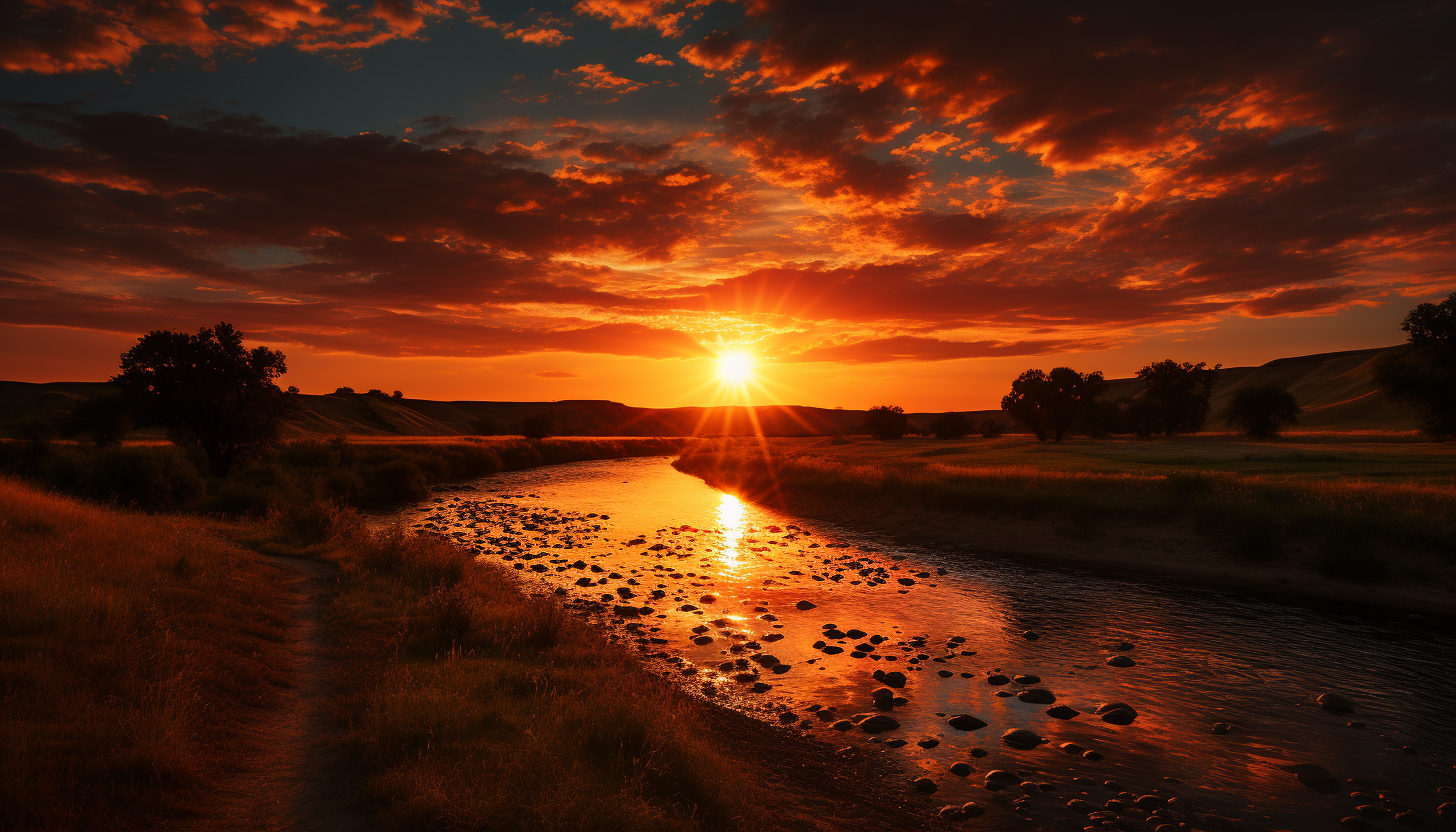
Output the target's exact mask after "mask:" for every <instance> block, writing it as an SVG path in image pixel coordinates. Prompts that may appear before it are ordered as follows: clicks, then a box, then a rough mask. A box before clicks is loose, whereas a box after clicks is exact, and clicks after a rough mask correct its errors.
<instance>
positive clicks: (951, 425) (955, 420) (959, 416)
mask: <svg viewBox="0 0 1456 832" xmlns="http://www.w3.org/2000/svg"><path fill="white" fill-rule="evenodd" d="M930 432H931V433H933V434H935V436H936V438H938V439H961V438H963V437H964V436H965V435H966V434H968V433H970V432H971V419H970V417H969V416H967V415H966V414H964V413H946V414H944V415H942V416H937V417H935V419H934V420H932V421H931V423H930Z"/></svg>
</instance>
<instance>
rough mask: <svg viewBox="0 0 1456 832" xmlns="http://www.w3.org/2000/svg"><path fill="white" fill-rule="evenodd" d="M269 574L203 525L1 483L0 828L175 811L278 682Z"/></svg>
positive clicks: (193, 797)
mask: <svg viewBox="0 0 1456 832" xmlns="http://www.w3.org/2000/svg"><path fill="white" fill-rule="evenodd" d="M274 577H275V575H274V573H273V570H272V568H271V567H270V566H269V565H268V564H267V563H265V562H264V560H263V559H262V558H260V557H258V556H257V555H256V554H254V553H251V552H248V551H246V550H243V549H241V548H239V547H237V546H235V545H233V544H231V543H229V542H227V541H225V540H222V539H220V538H218V537H217V536H216V535H215V534H213V533H212V532H211V530H210V529H209V527H208V526H207V525H206V524H204V523H202V522H201V521H198V520H193V519H189V518H167V519H166V520H165V521H161V522H158V521H156V520H155V519H154V518H151V517H148V516H145V515H139V514H134V513H130V512H124V511H116V510H113V509H108V508H103V507H98V506H92V505H85V504H82V503H79V502H76V501H74V500H70V499H66V498H64V497H60V496H55V495H50V494H44V493H41V492H40V491H38V490H36V489H35V488H33V487H30V486H28V485H25V484H23V483H20V482H18V481H16V480H13V479H9V478H0V678H3V679H4V682H3V690H0V714H3V719H0V827H4V828H22V829H88V828H89V829H97V828H120V827H130V826H148V825H153V824H156V823H159V822H161V821H163V820H165V819H175V818H177V817H180V816H184V815H186V814H187V813H188V812H189V811H190V808H191V807H193V806H194V805H195V804H196V802H197V801H198V800H199V799H200V798H201V797H202V796H203V795H205V794H207V793H208V792H209V791H210V789H209V787H210V786H211V785H212V784H215V783H216V782H217V781H218V780H219V779H220V778H221V777H222V776H223V775H224V771H223V767H224V763H225V760H226V759H227V753H226V752H227V751H228V750H229V749H231V748H232V747H233V745H234V743H235V742H236V740H237V738H236V736H235V733H234V729H235V726H236V725H237V723H238V721H239V720H240V719H243V718H245V717H246V715H247V714H249V713H252V712H254V711H256V709H258V708H259V707H263V706H266V705H267V704H268V703H269V701H270V698H271V696H272V690H274V687H273V685H274V683H275V682H279V681H281V680H280V678H279V676H278V674H277V672H276V671H275V670H274V668H275V667H277V666H278V661H277V656H278V652H279V650H280V642H279V639H280V637H281V633H282V625H281V623H280V618H279V617H278V616H277V615H276V614H275V613H273V612H271V610H275V609H277V608H278V607H279V604H280V599H281V598H282V595H281V594H280V593H279V591H278V590H277V589H275V588H274V586H273V578H274Z"/></svg>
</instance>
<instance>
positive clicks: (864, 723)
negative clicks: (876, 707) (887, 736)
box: [851, 714, 900, 734]
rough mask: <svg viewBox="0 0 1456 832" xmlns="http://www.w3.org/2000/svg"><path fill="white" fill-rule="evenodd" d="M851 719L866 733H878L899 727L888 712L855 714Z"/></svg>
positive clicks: (897, 722)
mask: <svg viewBox="0 0 1456 832" xmlns="http://www.w3.org/2000/svg"><path fill="white" fill-rule="evenodd" d="M851 719H853V720H854V724H855V725H857V726H859V729H860V730H861V731H864V732H865V733H867V734H878V733H880V732H881V731H893V730H895V729H896V728H899V727H900V723H899V721H898V720H896V719H895V718H894V717H892V716H890V715H889V714H855V715H854V716H853V717H851Z"/></svg>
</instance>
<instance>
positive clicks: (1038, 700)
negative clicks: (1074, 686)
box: [1016, 688, 1057, 705]
mask: <svg viewBox="0 0 1456 832" xmlns="http://www.w3.org/2000/svg"><path fill="white" fill-rule="evenodd" d="M1016 698H1017V699H1020V700H1021V701H1022V702H1026V703H1028V704H1031V705H1050V704H1052V703H1053V702H1055V701H1057V697H1056V694H1054V693H1052V692H1051V691H1049V690H1047V689H1046V688H1028V689H1026V690H1023V691H1017V693H1016Z"/></svg>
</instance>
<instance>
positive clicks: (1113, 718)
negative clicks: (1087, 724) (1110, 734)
mask: <svg viewBox="0 0 1456 832" xmlns="http://www.w3.org/2000/svg"><path fill="white" fill-rule="evenodd" d="M1096 713H1097V714H1098V715H1099V716H1101V717H1102V721H1103V722H1107V723H1111V724H1113V725H1131V724H1132V722H1133V720H1135V719H1137V711H1135V710H1133V707H1132V706H1131V705H1129V704H1127V703H1125V702H1105V703H1103V704H1101V705H1098V706H1097V711H1096Z"/></svg>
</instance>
